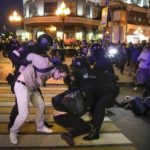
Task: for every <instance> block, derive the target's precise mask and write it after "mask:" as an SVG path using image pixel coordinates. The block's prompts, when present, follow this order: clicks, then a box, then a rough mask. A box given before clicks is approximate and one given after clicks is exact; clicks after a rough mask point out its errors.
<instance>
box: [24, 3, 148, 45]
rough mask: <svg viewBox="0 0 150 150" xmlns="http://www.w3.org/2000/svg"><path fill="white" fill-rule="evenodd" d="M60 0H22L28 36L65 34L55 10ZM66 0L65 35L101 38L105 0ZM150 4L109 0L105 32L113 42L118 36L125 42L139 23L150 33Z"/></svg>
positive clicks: (69, 36) (89, 38) (144, 32)
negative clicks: (69, 12) (149, 14)
mask: <svg viewBox="0 0 150 150" xmlns="http://www.w3.org/2000/svg"><path fill="white" fill-rule="evenodd" d="M61 2H62V0H23V7H24V24H25V29H26V30H27V31H28V36H29V35H30V36H29V38H32V39H36V38H37V37H38V36H39V35H40V34H42V33H44V32H46V33H48V34H50V35H51V36H52V37H53V38H55V37H60V38H62V20H61V18H60V17H59V16H56V14H55V12H56V9H57V8H58V7H59V6H60V4H61ZM65 3H66V5H67V6H68V7H69V8H70V10H71V14H70V15H69V16H67V17H65V21H64V30H63V31H64V37H65V39H78V40H82V39H87V40H92V39H93V40H94V39H99V38H102V36H103V35H104V33H103V28H102V27H101V19H102V9H103V8H104V7H105V6H104V5H105V0H65ZM132 3H133V5H132ZM135 4H136V5H135ZM143 6H144V7H145V8H144V7H143ZM148 6H149V2H148V0H115V1H112V0H110V2H109V13H108V17H107V18H108V24H107V27H106V31H107V32H106V35H105V36H108V37H109V38H110V40H111V41H112V42H114V43H117V42H118V41H119V40H120V41H121V42H125V41H126V36H129V35H130V34H131V35H132V34H133V33H132V32H134V31H135V30H136V29H138V27H139V26H140V28H141V29H142V31H143V34H145V36H150V27H149V26H150V18H149V17H148V10H149V9H148ZM130 38H131V37H130ZM138 38H139V37H138Z"/></svg>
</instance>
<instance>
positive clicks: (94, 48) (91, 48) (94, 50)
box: [90, 43, 102, 53]
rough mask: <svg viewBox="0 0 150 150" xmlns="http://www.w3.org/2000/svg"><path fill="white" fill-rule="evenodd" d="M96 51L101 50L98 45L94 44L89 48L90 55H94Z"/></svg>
mask: <svg viewBox="0 0 150 150" xmlns="http://www.w3.org/2000/svg"><path fill="white" fill-rule="evenodd" d="M98 49H102V46H101V45H100V44H99V43H94V44H92V45H91V47H90V51H91V52H92V53H95V52H96V51H97V50H98Z"/></svg>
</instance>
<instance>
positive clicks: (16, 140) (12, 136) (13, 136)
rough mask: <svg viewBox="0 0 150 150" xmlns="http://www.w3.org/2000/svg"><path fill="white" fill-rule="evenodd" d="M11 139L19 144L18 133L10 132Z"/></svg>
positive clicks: (13, 142)
mask: <svg viewBox="0 0 150 150" xmlns="http://www.w3.org/2000/svg"><path fill="white" fill-rule="evenodd" d="M9 139H10V142H11V143H12V144H18V143H19V140H18V135H17V134H16V133H9Z"/></svg>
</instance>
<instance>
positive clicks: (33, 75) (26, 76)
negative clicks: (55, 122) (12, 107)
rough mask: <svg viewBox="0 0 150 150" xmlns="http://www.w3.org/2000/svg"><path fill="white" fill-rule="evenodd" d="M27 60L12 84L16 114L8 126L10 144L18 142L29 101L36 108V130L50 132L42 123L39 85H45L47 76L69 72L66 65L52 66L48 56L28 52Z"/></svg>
mask: <svg viewBox="0 0 150 150" xmlns="http://www.w3.org/2000/svg"><path fill="white" fill-rule="evenodd" d="M27 61H29V62H31V63H30V64H29V65H28V66H27V67H26V68H25V69H24V70H22V72H21V74H20V75H19V76H18V78H17V80H16V81H15V85H14V93H15V96H16V100H17V105H18V115H17V117H16V118H15V120H14V124H13V125H12V127H11V128H10V133H9V138H10V142H11V143H12V144H18V142H19V140H18V136H17V135H18V132H19V131H20V127H21V126H22V125H23V123H24V122H25V121H26V119H27V117H28V115H29V102H31V103H32V104H33V105H34V106H35V107H36V108H37V115H36V116H37V117H36V127H37V131H38V132H44V133H52V132H53V130H52V129H49V128H47V127H46V126H45V125H44V108H45V105H44V101H43V98H42V95H41V94H40V91H39V90H38V89H39V87H41V86H43V85H45V83H46V81H47V80H48V79H49V78H53V79H54V80H58V79H62V78H64V77H65V76H66V75H67V73H68V72H69V69H68V66H67V65H65V64H60V65H58V66H54V65H53V63H51V61H50V60H49V58H48V57H43V56H40V55H38V54H34V53H30V54H29V55H28V56H27Z"/></svg>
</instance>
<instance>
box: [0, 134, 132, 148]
mask: <svg viewBox="0 0 150 150" xmlns="http://www.w3.org/2000/svg"><path fill="white" fill-rule="evenodd" d="M82 137H83V136H79V137H76V138H74V140H75V143H76V146H92V145H95V146H101V145H102V146H103V145H107V146H108V145H118V144H132V142H131V141H130V140H128V139H127V138H126V137H125V136H124V135H123V134H122V133H101V134H100V139H98V140H93V141H83V140H82ZM4 139H5V140H4ZM33 139H34V140H33ZM118 139H119V140H118ZM0 141H3V142H2V143H1V147H8V148H10V147H12V144H11V143H10V142H9V139H8V135H1V136H0ZM29 141H30V142H29ZM56 146H57V148H58V147H62V146H67V147H68V145H67V144H66V143H65V141H63V140H62V139H61V138H60V135H59V134H50V135H48V134H28V135H21V139H20V143H19V144H18V145H17V146H15V145H14V146H13V148H15V147H27V148H28V147H35V148H36V147H38V148H40V147H49V148H52V147H56Z"/></svg>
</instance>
